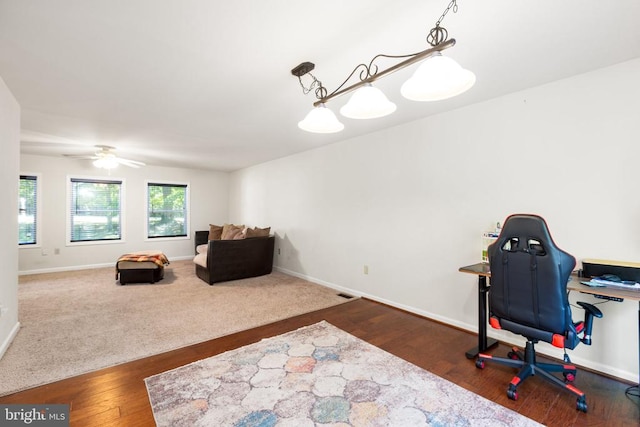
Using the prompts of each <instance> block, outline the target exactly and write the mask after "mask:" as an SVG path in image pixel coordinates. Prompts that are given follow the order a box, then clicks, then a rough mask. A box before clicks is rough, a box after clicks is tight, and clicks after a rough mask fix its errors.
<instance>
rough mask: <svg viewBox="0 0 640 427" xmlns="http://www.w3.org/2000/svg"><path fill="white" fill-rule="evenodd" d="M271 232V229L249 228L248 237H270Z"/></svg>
mask: <svg viewBox="0 0 640 427" xmlns="http://www.w3.org/2000/svg"><path fill="white" fill-rule="evenodd" d="M270 232H271V227H267V228H258V227H253V228H247V232H246V237H247V238H249V237H269V233H270Z"/></svg>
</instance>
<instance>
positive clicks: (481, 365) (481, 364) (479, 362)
mask: <svg viewBox="0 0 640 427" xmlns="http://www.w3.org/2000/svg"><path fill="white" fill-rule="evenodd" d="M484 366H485V365H484V360H482V359H476V368H478V369H484Z"/></svg>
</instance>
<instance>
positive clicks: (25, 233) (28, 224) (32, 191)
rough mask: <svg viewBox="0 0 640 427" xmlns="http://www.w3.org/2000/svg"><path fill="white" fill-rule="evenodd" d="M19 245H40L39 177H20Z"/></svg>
mask: <svg viewBox="0 0 640 427" xmlns="http://www.w3.org/2000/svg"><path fill="white" fill-rule="evenodd" d="M18 198H19V199H18V244H19V245H35V244H37V243H38V177H37V176H35V175H20V192H19V195H18Z"/></svg>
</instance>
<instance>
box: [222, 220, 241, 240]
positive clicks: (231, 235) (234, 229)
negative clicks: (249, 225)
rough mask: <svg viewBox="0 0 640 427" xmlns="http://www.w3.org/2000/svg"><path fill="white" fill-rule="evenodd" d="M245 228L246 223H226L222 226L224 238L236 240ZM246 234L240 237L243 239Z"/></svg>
mask: <svg viewBox="0 0 640 427" xmlns="http://www.w3.org/2000/svg"><path fill="white" fill-rule="evenodd" d="M243 230H244V224H242V225H235V224H225V225H224V226H223V227H222V240H236V239H237V238H238V235H242V231H243ZM243 238H244V235H243V236H242V237H240V239H243Z"/></svg>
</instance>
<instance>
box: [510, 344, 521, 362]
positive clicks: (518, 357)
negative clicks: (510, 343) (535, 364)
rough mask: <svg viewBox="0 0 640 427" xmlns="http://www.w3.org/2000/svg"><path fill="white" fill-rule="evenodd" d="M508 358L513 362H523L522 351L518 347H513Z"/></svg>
mask: <svg viewBox="0 0 640 427" xmlns="http://www.w3.org/2000/svg"><path fill="white" fill-rule="evenodd" d="M507 357H508V358H509V359H511V360H522V359H523V357H522V354H521V353H520V350H519V349H518V347H512V348H511V351H509V353H507Z"/></svg>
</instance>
